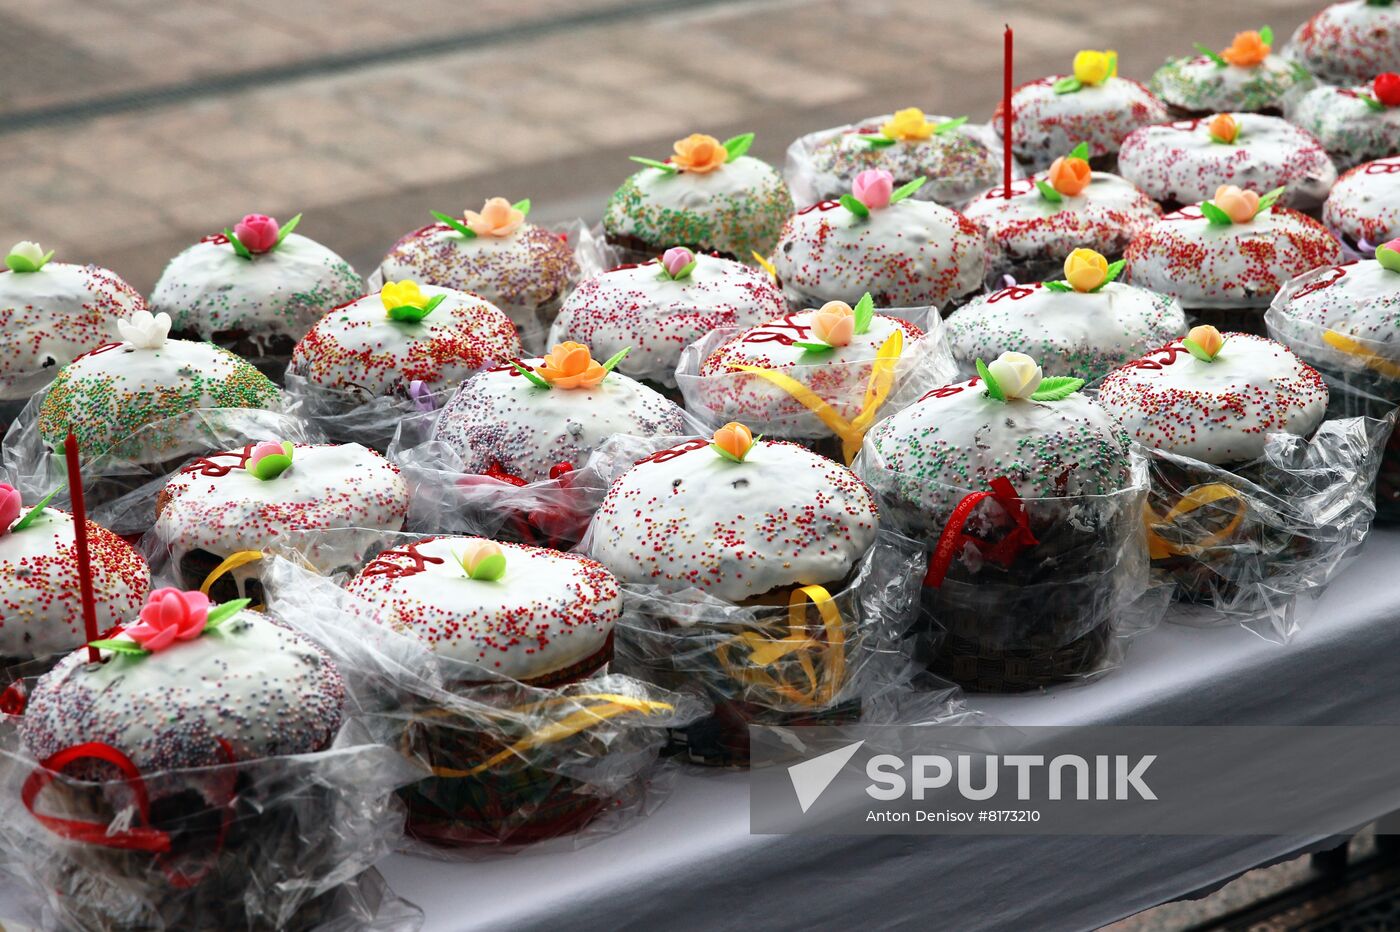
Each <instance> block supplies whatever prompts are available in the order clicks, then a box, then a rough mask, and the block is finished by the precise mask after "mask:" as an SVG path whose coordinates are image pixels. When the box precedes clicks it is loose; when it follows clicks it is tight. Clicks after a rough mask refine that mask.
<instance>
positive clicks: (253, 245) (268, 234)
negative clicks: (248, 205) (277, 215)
mask: <svg viewBox="0 0 1400 932" xmlns="http://www.w3.org/2000/svg"><path fill="white" fill-rule="evenodd" d="M279 232H281V228H280V227H278V226H277V221H276V220H273V219H272V218H271V217H269V216H267V215H265V214H249V215H248V216H246V217H244V218H243V219H242V220H240V221H238V223H237V225H235V226H234V228H233V233H234V235H235V236H237V237H238V241H239V242H240V243H242V244H243V245H244V246H247V247H248V251H249V252H251V253H259V252H267V251H268V250H270V249H271V248H272V247H273V246H276V245H277V234H278V233H279Z"/></svg>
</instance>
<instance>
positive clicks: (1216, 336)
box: [1181, 324, 1225, 362]
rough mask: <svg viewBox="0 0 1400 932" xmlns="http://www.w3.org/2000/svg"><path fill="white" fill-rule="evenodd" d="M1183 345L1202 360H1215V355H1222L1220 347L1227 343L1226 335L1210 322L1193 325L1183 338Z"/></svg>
mask: <svg viewBox="0 0 1400 932" xmlns="http://www.w3.org/2000/svg"><path fill="white" fill-rule="evenodd" d="M1181 345H1182V346H1184V347H1186V351H1187V352H1188V353H1190V354H1191V355H1192V356H1195V357H1196V358H1197V359H1199V360H1201V361H1202V362H1214V361H1215V357H1217V356H1219V355H1220V348H1221V347H1223V346H1224V345H1225V337H1224V336H1222V335H1221V333H1220V331H1219V330H1216V329H1215V328H1214V327H1212V326H1210V325H1209V324H1203V325H1201V326H1199V327H1192V328H1191V330H1190V331H1189V332H1188V333H1187V334H1186V336H1185V337H1184V338H1183V339H1182V341H1181Z"/></svg>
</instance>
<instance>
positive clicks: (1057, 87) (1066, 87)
mask: <svg viewBox="0 0 1400 932" xmlns="http://www.w3.org/2000/svg"><path fill="white" fill-rule="evenodd" d="M1083 87H1084V85H1083V84H1081V83H1080V82H1079V79H1078V78H1076V77H1073V76H1070V77H1068V78H1061V79H1060V80H1058V81H1056V82H1055V83H1054V84H1053V85H1052V86H1051V90H1053V91H1054V92H1055V93H1056V94H1073V93H1074V92H1075V91H1078V90H1081V89H1083Z"/></svg>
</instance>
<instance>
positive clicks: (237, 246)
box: [224, 227, 253, 259]
mask: <svg viewBox="0 0 1400 932" xmlns="http://www.w3.org/2000/svg"><path fill="white" fill-rule="evenodd" d="M224 236H225V237H227V238H228V244H229V245H230V246H232V247H233V251H234V252H236V253H238V255H239V256H241V257H242V258H244V259H251V258H253V254H252V253H251V252H249V251H248V247H247V246H244V245H243V241H242V240H241V239H239V238H238V237H237V236H236V235H235V234H234V232H233V231H232V230H230V229H229V228H228V227H224Z"/></svg>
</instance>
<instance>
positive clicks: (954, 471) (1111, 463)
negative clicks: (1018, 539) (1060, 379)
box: [856, 378, 1128, 529]
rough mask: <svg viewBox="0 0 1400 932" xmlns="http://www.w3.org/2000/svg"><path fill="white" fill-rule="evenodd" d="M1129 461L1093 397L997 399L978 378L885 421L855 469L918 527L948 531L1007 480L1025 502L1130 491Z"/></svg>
mask: <svg viewBox="0 0 1400 932" xmlns="http://www.w3.org/2000/svg"><path fill="white" fill-rule="evenodd" d="M1127 460H1128V444H1127V440H1126V438H1125V437H1123V435H1122V432H1121V431H1120V430H1119V429H1118V426H1117V425H1116V424H1114V422H1113V419H1112V418H1111V417H1109V415H1108V414H1107V413H1106V412H1105V411H1104V410H1103V409H1101V408H1100V407H1099V406H1098V405H1096V404H1095V403H1094V402H1093V401H1091V400H1090V399H1089V398H1088V397H1086V396H1084V395H1082V394H1079V393H1074V394H1071V395H1069V396H1068V397H1066V398H1062V399H1060V400H1058V401H1052V402H1039V401H1032V400H1029V399H1016V400H1012V401H998V400H996V399H994V398H992V397H990V396H989V395H988V394H987V391H986V388H985V386H983V385H982V382H981V380H979V379H976V378H973V379H970V380H968V381H966V382H959V383H958V384H956V385H950V386H945V387H943V388H940V389H937V390H935V391H933V392H930V393H929V394H928V395H926V396H925V397H924V398H923V399H921V400H920V401H919V402H918V403H917V404H913V405H910V406H909V407H907V408H905V409H904V410H902V411H900V412H898V413H897V414H894V415H891V416H890V417H887V418H885V419H884V420H883V421H881V422H880V423H879V424H876V425H875V428H874V429H873V430H872V431H871V432H870V433H869V434H868V435H867V436H866V449H865V451H864V452H862V453H861V456H860V459H859V460H857V461H856V471H857V473H858V474H859V475H860V476H861V478H863V479H865V480H866V481H867V482H869V483H870V484H871V485H872V486H874V487H876V488H879V489H883V490H887V491H888V492H889V493H890V494H891V495H892V496H893V497H894V498H895V499H896V500H898V501H901V502H903V503H904V504H906V505H907V506H909V507H911V508H913V509H915V510H916V511H917V512H918V513H919V514H920V515H921V516H922V519H923V520H915V521H914V522H913V524H914V525H915V526H926V527H929V528H933V529H941V528H942V526H943V524H944V523H945V522H946V521H947V518H948V516H949V514H951V512H952V509H953V508H954V507H955V506H956V505H957V503H958V502H959V501H961V500H962V498H963V497H964V496H966V495H967V494H968V493H969V492H973V491H979V490H985V489H986V488H987V487H988V483H990V482H991V481H992V480H993V479H996V478H998V477H1001V476H1005V477H1006V478H1007V479H1008V480H1009V481H1010V482H1011V484H1012V485H1013V486H1015V488H1016V491H1017V494H1018V495H1020V496H1022V497H1024V498H1063V497H1066V496H1080V495H1104V494H1109V493H1112V492H1116V491H1119V490H1121V489H1123V488H1125V487H1127V485H1128V467H1127Z"/></svg>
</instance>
